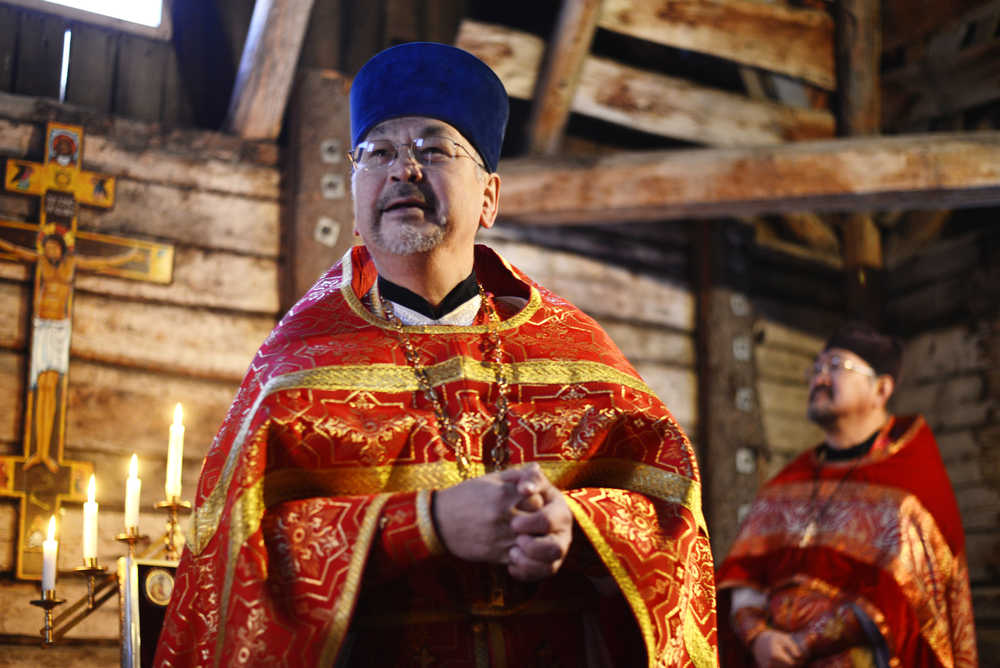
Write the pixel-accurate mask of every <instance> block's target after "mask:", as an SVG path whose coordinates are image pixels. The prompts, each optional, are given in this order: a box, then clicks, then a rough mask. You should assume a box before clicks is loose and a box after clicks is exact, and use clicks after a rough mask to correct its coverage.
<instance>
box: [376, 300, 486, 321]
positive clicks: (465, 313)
mask: <svg viewBox="0 0 1000 668" xmlns="http://www.w3.org/2000/svg"><path fill="white" fill-rule="evenodd" d="M386 301H388V302H389V303H390V304H392V312H393V313H395V314H396V317H397V318H399V321H400V322H401V323H403V324H404V325H454V326H458V327H468V326H469V325H472V324H473V323H475V321H476V316H477V315H479V307H480V306H482V303H483V298H482V297H480V296H479V295H475V296H474V297H472V298H471V299H469V300H468V301H466V302H464V303H462V304H460V305H459V306H458V307H456V308H454V309H452V310H451V311H448V312H447V313H445V314H444V315H442V316H441V317H440V318H437V319H434V318H429V317H427V316H426V315H424V314H423V313H420V312H419V311H414V310H413V309H411V308H407V307H406V306H403V305H402V304H400V303H398V302H394V301H392V300H391V299H387V300H386Z"/></svg>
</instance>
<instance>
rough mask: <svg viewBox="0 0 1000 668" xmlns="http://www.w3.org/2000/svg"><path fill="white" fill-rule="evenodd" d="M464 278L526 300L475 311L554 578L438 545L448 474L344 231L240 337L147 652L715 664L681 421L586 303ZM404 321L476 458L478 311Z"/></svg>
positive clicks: (483, 379) (305, 661)
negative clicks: (497, 361)
mask: <svg viewBox="0 0 1000 668" xmlns="http://www.w3.org/2000/svg"><path fill="white" fill-rule="evenodd" d="M475 271H476V275H477V277H478V280H479V281H480V283H481V284H482V286H483V288H484V289H485V290H486V291H487V292H488V293H491V294H495V295H499V296H507V297H519V298H521V299H523V300H526V305H525V306H524V307H523V308H520V309H519V310H516V312H515V311H514V310H513V309H511V308H507V309H506V310H505V309H504V307H503V306H502V300H498V310H500V311H502V315H503V318H502V320H501V322H500V323H499V324H498V325H493V326H492V327H493V330H494V331H495V332H496V333H497V334H498V335H499V337H500V339H501V341H502V351H503V360H502V363H503V365H504V370H505V371H506V374H505V376H506V379H507V383H508V387H507V389H506V396H507V399H508V402H509V419H508V426H509V435H508V448H509V454H510V461H509V465H511V466H514V465H517V464H520V463H523V462H537V463H538V464H539V465H540V467H541V469H542V471H543V472H544V473H545V474H546V475H547V476H548V477H549V479H550V480H552V481H553V482H554V483H555V484H556V485H557V486H558V487H559V488H560V489H562V490H564V494H565V498H566V501H567V503H568V505H569V507H570V510H571V511H572V513H573V515H574V518H575V523H576V528H575V537H574V541H573V547H572V548H571V551H570V555H569V557H568V558H567V561H566V563H565V564H564V565H563V567H562V568H561V570H560V571H559V573H558V574H557V575H556V576H554V577H552V578H549V579H548V580H545V581H543V582H542V583H540V584H533V585H527V584H521V583H516V582H514V581H513V580H511V579H510V578H509V576H507V575H506V572H505V571H504V570H502V569H500V568H498V567H492V566H487V565H482V564H470V563H465V562H461V561H459V560H457V559H455V558H453V557H451V556H449V555H446V554H444V551H443V550H442V549H441V546H440V544H439V543H438V541H437V538H436V534H435V533H434V528H433V523H432V520H431V508H430V503H431V501H430V499H431V494H430V490H433V489H440V488H444V487H447V486H450V485H453V484H456V483H458V482H460V480H461V478H460V476H459V473H458V470H457V468H456V465H455V458H454V454H453V453H452V451H451V450H449V449H448V448H447V447H446V446H445V444H444V442H443V441H442V439H441V437H440V425H439V424H438V422H437V421H436V418H435V414H434V410H433V406H432V405H431V402H430V401H429V400H428V399H427V397H426V396H425V395H424V394H423V393H421V392H418V391H417V390H418V383H417V379H416V376H415V374H414V370H413V368H412V367H411V366H410V365H409V364H408V362H407V359H406V357H405V355H404V352H403V350H402V349H401V346H400V341H399V339H398V338H397V337H396V336H397V334H398V332H395V331H394V330H393V328H392V326H391V325H389V324H388V323H387V322H386V321H385V320H383V319H381V318H379V317H377V316H375V315H373V313H372V312H371V310H370V309H369V308H368V307H367V306H366V302H365V300H366V299H368V298H369V297H368V296H369V294H370V291H371V289H372V286H373V284H374V282H375V278H376V271H375V267H374V264H373V263H372V261H371V259H370V257H369V255H368V252H367V250H366V249H364V248H362V247H357V248H354V249H352V251H351V252H350V253H348V255H347V256H345V258H344V260H342V261H341V262H340V263H338V264H337V265H335V266H334V267H333V268H332V269H331V270H330V271H329V272H328V273H327V274H326V275H325V276H324V277H323V278H321V279H320V281H319V282H318V283H317V284H316V285H315V286H314V287H313V288H312V289H311V290H310V291H309V292H308V293H307V294H306V296H305V297H303V299H302V300H301V301H300V302H299V303H298V304H297V305H296V306H295V307H294V308H293V309H292V310H291V311H289V313H288V314H287V315H286V316H285V317H284V318H283V319H282V321H281V323H280V324H279V325H278V327H277V328H276V329H275V330H274V331H273V332H272V333H271V335H270V336H269V337H268V338H267V340H266V341H265V342H264V344H263V346H262V347H261V349H260V351H259V352H258V353H257V355H256V356H255V358H254V360H253V363H252V365H251V367H250V370H249V371H248V373H247V376H246V378H245V379H244V382H243V384H242V386H241V389H240V391H239V393H238V395H237V398H236V401H235V403H234V404H233V406H232V408H231V409H230V412H229V415H228V416H227V418H226V420H225V422H224V424H223V426H222V428H221V430H220V432H219V434H218V436H217V437H216V440H215V442H214V443H213V445H212V447H211V449H210V451H209V453H208V455H207V457H206V459H205V462H204V466H203V469H202V474H201V478H200V480H199V483H198V491H197V497H196V504H195V512H194V518H193V527H192V532H191V533H192V535H191V537H190V539H189V542H188V545H187V547H186V549H185V551H184V554H183V556H182V559H181V563H180V566H179V569H178V575H177V581H176V587H175V590H174V595H173V598H172V600H171V603H170V608H169V611H168V613H167V620H166V623H165V625H164V628H163V632H162V636H161V639H160V644H159V648H158V652H157V665H158V666H174V667H178V666H195V665H197V666H203V665H204V666H235V665H243V664H244V663H246V664H248V665H267V666H272V665H273V666H324V667H326V666H334V665H345V664H346V665H364V666H382V665H385V666H405V665H416V666H425V665H426V666H431V665H433V666H504V665H510V666H522V665H546V666H558V665H566V666H571V665H586V663H585V659H586V660H593V659H594V657H597V659H598V660H599V659H600V658H601V657H602V656H607V655H609V654H610V655H614V654H615V653H618V655H619V656H621V655H625V656H629V655H631V656H638V657H640V658H639V662H638V663H630V664H629V665H643V664H644V663H647V661H648V665H649V666H709V665H715V664H716V634H715V590H714V573H713V567H712V557H711V553H710V550H709V544H708V537H707V532H706V530H705V525H704V519H703V517H702V513H701V506H700V497H701V492H700V484H699V473H698V469H697V465H696V462H695V458H694V454H693V452H692V448H691V444H690V442H689V441H688V439H687V437H686V436H685V435H684V434H683V432H682V431H681V429H680V428H679V426H678V425H677V423H676V422H675V421H674V419H673V417H672V416H671V415H670V413H669V412H668V411H667V409H666V408H665V407H664V406H663V404H662V403H661V402H660V401H659V400H658V399H657V398H656V397H655V396H654V395H653V393H652V392H651V391H650V390H649V388H648V387H647V386H646V385H645V384H644V383H643V381H642V380H641V379H640V377H639V376H638V374H637V373H636V372H635V370H634V369H632V367H631V366H630V365H629V364H628V363H627V362H626V361H625V359H624V357H623V356H622V355H621V353H620V352H619V351H618V349H617V348H616V347H615V346H614V344H613V343H612V342H611V341H610V339H609V338H608V337H607V335H606V334H605V333H604V332H603V331H602V330H601V329H600V327H599V326H597V324H596V323H595V322H594V321H593V320H592V319H590V318H589V317H588V316H586V315H585V314H583V313H582V312H581V311H579V310H578V309H576V308H575V307H573V306H572V305H570V304H568V303H567V302H565V301H564V300H562V299H560V298H558V297H556V296H555V295H553V294H551V293H550V292H548V291H546V290H544V289H543V288H541V287H539V286H537V285H535V284H533V283H532V282H531V281H530V280H529V279H527V278H526V277H525V276H523V275H522V274H521V273H520V272H519V271H518V270H517V269H515V268H513V267H511V266H510V265H508V264H507V263H506V262H505V261H504V260H503V259H502V258H500V257H499V256H498V255H496V254H495V253H494V252H493V251H491V250H489V249H488V248H486V247H484V246H477V247H476V262H475ZM404 329H405V330H406V334H407V336H409V337H410V340H411V341H412V343H413V344H414V346H415V347H416V348H417V349H418V350H419V353H420V355H421V361H422V363H423V365H424V368H425V369H426V370H427V373H428V376H429V378H430V380H431V382H432V384H433V385H434V387H435V389H436V391H437V392H438V393H439V395H438V396H440V397H441V402H442V403H443V404H444V405H445V408H446V410H447V413H448V415H449V416H451V418H452V420H453V422H454V424H455V425H457V427H458V429H459V431H460V434H461V437H462V438H463V439H465V443H466V444H467V445H468V448H469V451H470V452H471V459H472V462H473V468H474V474H481V473H483V472H484V470H485V469H484V465H483V452H484V451H487V452H488V451H489V448H490V447H492V441H491V438H492V431H491V427H492V424H493V418H494V412H495V409H494V406H495V403H496V398H497V396H498V392H499V391H501V390H500V388H499V387H498V383H497V378H496V375H495V373H494V369H492V368H491V365H490V364H489V363H485V362H484V343H483V340H484V334H485V333H488V332H489V327H488V326H487V325H486V323H485V322H484V321H483V316H482V315H481V316H480V318H479V319H478V320H477V322H475V323H474V324H473V325H471V326H468V327H455V326H434V327H406V328H404ZM595 582H596V583H597V585H595V584H593V583H595ZM601 585H610V587H603V586H601ZM647 657H648V659H647ZM338 662H339V663H338ZM600 665H603V664H600Z"/></svg>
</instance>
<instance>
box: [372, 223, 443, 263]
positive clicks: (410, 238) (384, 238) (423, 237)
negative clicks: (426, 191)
mask: <svg viewBox="0 0 1000 668" xmlns="http://www.w3.org/2000/svg"><path fill="white" fill-rule="evenodd" d="M447 229H448V226H447V221H444V220H442V221H436V222H435V223H434V225H433V226H430V227H429V226H428V225H426V224H424V225H422V226H421V227H419V228H418V227H416V226H413V225H410V224H408V223H393V224H392V229H389V230H386V226H384V225H383V224H382V223H381V222H379V224H378V225H377V226H376V227H375V230H374V237H375V238H374V242H375V243H376V244H377V245H378V247H379V248H381V249H382V250H384V251H386V252H388V253H392V254H393V255H414V254H416V253H427V252H428V251H431V250H433V249H434V248H436V247H437V246H438V244H440V243H441V242H442V241H443V240H444V236H445V232H446V231H447Z"/></svg>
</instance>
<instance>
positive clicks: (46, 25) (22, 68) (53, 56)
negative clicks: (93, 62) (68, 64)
mask: <svg viewBox="0 0 1000 668" xmlns="http://www.w3.org/2000/svg"><path fill="white" fill-rule="evenodd" d="M18 18H19V24H18V37H17V47H18V48H17V66H16V67H17V71H16V72H15V73H14V91H16V92H17V93H20V94H21V95H30V96H32V97H48V98H53V99H56V100H58V99H59V77H60V74H61V72H62V52H63V35H64V33H65V32H66V20H65V19H63V18H62V17H59V16H51V15H49V14H40V13H38V12H33V11H27V10H26V11H23V12H20V15H19V17H18Z"/></svg>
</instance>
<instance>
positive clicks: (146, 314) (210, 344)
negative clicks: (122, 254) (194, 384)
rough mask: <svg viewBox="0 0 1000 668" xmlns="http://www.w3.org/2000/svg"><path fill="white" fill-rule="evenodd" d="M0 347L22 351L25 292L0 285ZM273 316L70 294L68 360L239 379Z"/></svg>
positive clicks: (272, 321) (26, 301)
mask: <svg viewBox="0 0 1000 668" xmlns="http://www.w3.org/2000/svg"><path fill="white" fill-rule="evenodd" d="M0 296H2V298H0V309H3V310H4V315H5V316H7V314H8V313H10V314H11V316H13V317H4V318H2V319H0V346H2V347H5V348H12V349H17V350H23V349H25V348H26V342H27V334H26V328H27V322H26V319H24V318H21V319H18V317H17V316H18V315H19V314H20V312H21V311H22V310H23V309H24V308H25V306H24V305H25V304H26V303H30V302H28V290H27V287H26V286H20V285H16V284H9V283H5V282H0ZM274 324H275V319H274V317H273V316H261V315H244V314H239V313H232V312H220V311H209V310H194V309H191V308H187V307H182V306H173V305H166V304H145V303H141V302H129V301H121V300H118V299H116V298H112V297H105V296H99V295H93V294H89V293H78V294H77V295H76V299H75V304H74V306H73V339H72V345H71V348H70V350H71V354H72V358H73V359H77V358H80V359H86V360H94V361H99V362H105V363H108V364H120V365H124V366H130V367H137V368H142V369H152V370H160V371H165V372H171V373H187V374H191V375H193V376H196V377H200V378H215V379H219V380H240V379H241V378H242V377H243V374H244V372H245V371H246V369H247V366H248V365H249V363H250V360H251V359H252V358H253V355H254V353H255V352H256V351H257V348H258V347H259V346H260V344H261V342H262V341H263V340H264V338H265V337H266V336H267V335H268V334H269V333H270V331H271V329H272V328H273V327H274Z"/></svg>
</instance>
